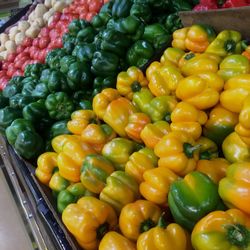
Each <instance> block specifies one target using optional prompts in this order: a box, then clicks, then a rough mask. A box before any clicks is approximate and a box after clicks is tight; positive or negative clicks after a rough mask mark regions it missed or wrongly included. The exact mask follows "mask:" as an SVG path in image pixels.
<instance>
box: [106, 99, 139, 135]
mask: <svg viewBox="0 0 250 250" xmlns="http://www.w3.org/2000/svg"><path fill="white" fill-rule="evenodd" d="M133 113H136V108H135V107H134V105H133V104H132V102H130V101H129V100H128V99H127V98H125V97H120V98H118V99H116V100H113V101H112V102H110V104H109V105H108V106H107V109H106V111H105V113H104V115H103V120H104V121H105V122H106V123H107V124H108V125H109V126H110V127H111V128H112V129H113V130H114V131H115V132H116V133H117V134H118V135H119V136H121V137H126V136H127V133H126V131H125V128H126V126H127V125H128V123H129V116H130V115H131V114H133Z"/></svg>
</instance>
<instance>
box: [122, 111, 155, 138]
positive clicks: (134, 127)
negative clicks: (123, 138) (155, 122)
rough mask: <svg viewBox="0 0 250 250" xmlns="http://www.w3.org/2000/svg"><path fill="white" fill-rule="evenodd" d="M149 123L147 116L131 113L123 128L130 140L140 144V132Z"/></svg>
mask: <svg viewBox="0 0 250 250" xmlns="http://www.w3.org/2000/svg"><path fill="white" fill-rule="evenodd" d="M150 122H151V120H150V118H149V116H148V115H146V114H144V113H133V114H131V115H130V116H129V118H128V125H127V126H126V127H125V132H126V133H127V136H128V137H129V138H130V139H132V140H134V141H136V142H142V140H141V136H140V134H141V131H142V130H143V129H144V127H145V126H146V125H147V124H148V123H150Z"/></svg>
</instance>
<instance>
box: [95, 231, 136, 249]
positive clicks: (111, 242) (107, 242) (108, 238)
mask: <svg viewBox="0 0 250 250" xmlns="http://www.w3.org/2000/svg"><path fill="white" fill-rule="evenodd" d="M125 249H126V250H136V245H135V243H133V242H132V241H130V240H128V239H127V238H126V237H124V236H123V235H121V234H119V233H117V232H114V231H112V232H108V233H106V234H105V235H104V237H103V238H102V240H101V242H100V245H99V248H98V250H125Z"/></svg>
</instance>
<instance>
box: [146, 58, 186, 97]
mask: <svg viewBox="0 0 250 250" xmlns="http://www.w3.org/2000/svg"><path fill="white" fill-rule="evenodd" d="M146 75H147V78H148V80H149V84H148V87H149V89H150V91H151V92H152V93H153V95H155V96H162V95H169V94H170V93H171V92H174V91H175V90H176V88H177V86H178V83H179V81H180V80H181V79H183V76H182V74H181V72H180V70H179V69H178V68H177V67H176V66H174V65H161V64H159V63H155V62H153V63H151V65H150V66H149V67H148V68H147V71H146Z"/></svg>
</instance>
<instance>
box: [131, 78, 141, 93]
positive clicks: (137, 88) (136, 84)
mask: <svg viewBox="0 0 250 250" xmlns="http://www.w3.org/2000/svg"><path fill="white" fill-rule="evenodd" d="M131 90H132V91H133V92H134V93H135V92H138V91H140V90H141V84H140V83H139V82H137V81H134V82H133V83H132V84H131Z"/></svg>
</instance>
